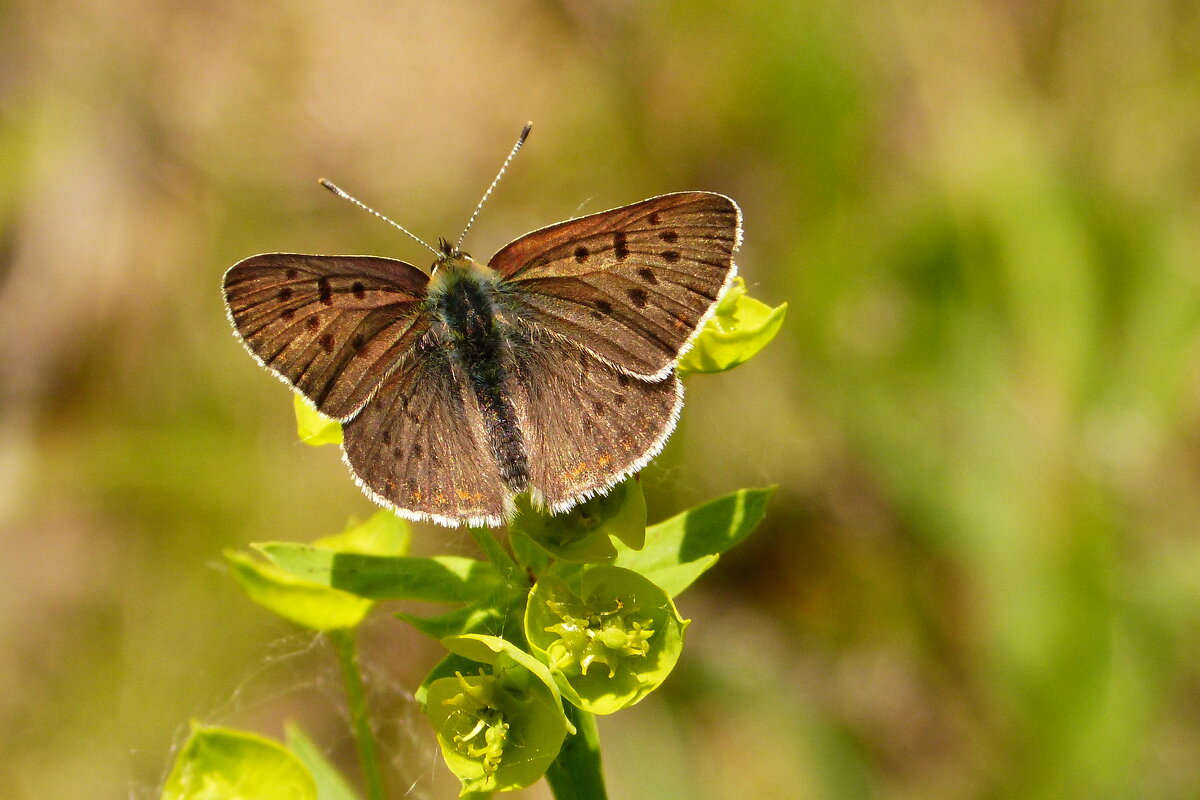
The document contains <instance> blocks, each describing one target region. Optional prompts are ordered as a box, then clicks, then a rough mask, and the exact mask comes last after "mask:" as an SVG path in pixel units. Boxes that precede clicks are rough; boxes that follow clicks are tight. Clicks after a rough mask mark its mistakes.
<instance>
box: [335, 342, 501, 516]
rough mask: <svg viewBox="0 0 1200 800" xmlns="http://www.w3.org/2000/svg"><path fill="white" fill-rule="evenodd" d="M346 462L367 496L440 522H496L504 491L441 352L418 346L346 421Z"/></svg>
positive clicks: (476, 414)
mask: <svg viewBox="0 0 1200 800" xmlns="http://www.w3.org/2000/svg"><path fill="white" fill-rule="evenodd" d="M344 431H345V442H344V445H343V448H344V451H345V457H346V462H347V463H348V464H349V465H350V468H351V470H353V471H354V474H355V475H356V476H357V477H358V480H359V481H360V483H361V484H362V485H363V486H364V487H365V488H367V489H368V490H370V492H371V493H372V494H373V495H374V496H375V499H376V500H377V501H379V502H382V503H384V504H386V505H389V506H391V507H393V508H395V509H396V510H397V511H398V512H400V513H401V514H403V515H404V516H408V517H412V518H417V519H432V520H434V521H435V522H439V523H441V524H443V525H457V524H459V523H460V522H462V521H464V520H465V521H467V522H469V523H471V524H489V525H499V524H500V522H501V521H502V519H503V518H504V516H505V501H506V498H507V497H508V495H509V494H510V492H509V490H508V488H507V487H506V486H505V485H504V482H503V481H502V479H501V477H500V471H499V466H498V465H497V463H496V461H495V459H494V458H493V457H492V455H491V452H490V450H489V449H488V441H487V436H486V432H485V429H484V424H483V421H482V419H481V415H480V411H479V407H478V405H477V404H476V402H475V399H474V396H473V395H472V394H471V393H470V392H467V391H464V386H463V384H462V382H461V381H460V380H459V379H458V378H456V377H455V375H454V372H453V370H452V367H451V365H450V363H449V360H448V357H447V353H446V352H445V350H443V349H440V348H439V347H438V346H437V345H432V346H428V345H427V344H426V345H422V346H420V347H418V349H417V350H415V351H414V352H413V353H411V354H410V355H409V356H408V357H407V358H405V359H404V360H403V361H402V362H401V363H400V365H399V366H398V367H397V368H396V369H395V370H394V372H393V373H392V374H391V375H390V376H389V377H388V378H387V380H386V381H384V383H383V385H382V386H381V387H380V388H379V391H378V392H377V393H376V395H375V397H374V398H373V399H372V400H371V401H370V402H369V403H367V405H366V406H365V407H364V408H363V410H362V411H361V412H360V413H359V414H358V416H356V417H355V418H354V419H352V420H351V421H350V422H348V423H346V425H345V427H344Z"/></svg>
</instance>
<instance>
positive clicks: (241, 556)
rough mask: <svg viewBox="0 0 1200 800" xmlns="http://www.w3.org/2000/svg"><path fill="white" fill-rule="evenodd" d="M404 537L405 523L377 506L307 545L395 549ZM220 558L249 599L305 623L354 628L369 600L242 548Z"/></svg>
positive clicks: (403, 545)
mask: <svg viewBox="0 0 1200 800" xmlns="http://www.w3.org/2000/svg"><path fill="white" fill-rule="evenodd" d="M408 540H409V528H408V523H407V522H405V521H404V520H402V519H400V518H399V517H397V516H396V515H394V514H392V513H391V512H390V511H379V512H377V513H375V514H374V515H373V516H372V517H371V518H370V519H368V520H367V521H366V522H362V523H358V524H352V525H351V526H350V527H348V528H347V529H346V530H345V531H343V532H342V533H340V534H338V535H336V536H327V537H325V538H324V539H319V540H317V542H315V543H314V544H313V545H312V546H311V548H310V549H314V550H317V551H320V552H323V553H326V554H327V555H328V556H329V557H333V556H334V555H335V554H337V553H353V554H360V555H361V554H374V555H395V554H399V553H403V552H405V551H406V550H407V549H408ZM225 559H226V560H227V561H228V562H229V565H230V567H231V569H232V571H233V576H234V578H236V579H237V582H238V583H239V584H241V587H242V589H243V590H245V592H246V594H247V595H249V596H250V599H251V600H253V601H254V602H256V603H258V604H259V605H261V606H263V607H265V608H267V609H269V610H270V611H273V612H275V613H276V614H278V615H279V616H281V617H283V618H284V619H287V620H290V621H292V622H295V623H296V624H297V625H303V626H304V627H306V628H312V629H313V630H318V631H328V630H335V629H338V628H353V627H354V626H356V625H358V624H359V623H360V622H362V620H363V618H364V617H365V616H366V615H367V613H368V612H369V611H370V610H371V608H372V607H373V606H374V603H373V602H372V601H371V600H370V599H367V598H363V597H360V596H357V595H355V594H351V593H350V592H346V591H341V590H339V589H337V588H335V587H331V586H330V585H329V584H328V583H326V582H321V581H314V580H310V579H309V578H308V577H307V576H301V575H297V574H295V572H294V571H291V570H287V569H284V568H283V567H281V566H279V565H278V564H264V563H262V562H260V561H257V560H255V559H254V558H253V557H251V556H249V555H247V554H245V553H239V552H235V551H232V550H231V551H227V552H226V553H225Z"/></svg>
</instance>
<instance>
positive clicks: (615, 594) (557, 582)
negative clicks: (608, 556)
mask: <svg viewBox="0 0 1200 800" xmlns="http://www.w3.org/2000/svg"><path fill="white" fill-rule="evenodd" d="M687 624H688V622H687V620H684V619H683V618H682V617H680V616H679V612H678V611H677V610H676V608H675V604H674V603H673V602H671V598H669V597H668V596H667V594H666V592H664V591H663V590H662V589H660V588H659V587H657V586H655V585H654V584H653V583H651V582H650V581H649V580H647V579H646V578H644V577H642V576H641V575H639V574H637V573H636V572H633V571H631V570H627V569H622V568H621V567H612V566H606V565H597V566H592V567H588V568H584V569H581V570H580V569H574V570H553V569H552V570H551V571H550V573H549V574H546V575H543V576H541V578H540V579H539V580H538V582H537V584H536V585H535V586H534V588H533V591H532V592H530V595H529V603H528V605H527V606H526V609H525V636H526V638H527V639H528V640H529V644H530V646H531V647H532V648H533V651H534V653H535V654H536V655H537V656H538V657H539V658H540V659H542V660H543V661H545V662H546V663H547V664H549V665H550V668H551V670H552V671H553V673H554V678H555V680H556V681H557V682H558V686H559V688H560V689H561V690H562V693H563V696H565V697H566V698H567V699H568V700H569V701H570V702H571V703H573V704H574V705H576V706H578V707H579V708H582V709H583V710H584V711H588V712H591V713H593V714H611V713H613V712H614V711H618V710H620V709H622V708H625V707H626V706H631V705H633V704H634V703H636V702H638V701H639V700H641V699H642V698H643V697H645V696H646V695H647V694H649V693H650V692H651V691H653V690H654V689H655V688H656V687H658V685H659V684H661V683H662V682H663V681H664V680H666V677H667V675H669V674H670V672H671V669H672V668H674V666H675V662H676V661H677V660H678V659H679V653H680V650H682V648H683V631H684V628H686V627H687Z"/></svg>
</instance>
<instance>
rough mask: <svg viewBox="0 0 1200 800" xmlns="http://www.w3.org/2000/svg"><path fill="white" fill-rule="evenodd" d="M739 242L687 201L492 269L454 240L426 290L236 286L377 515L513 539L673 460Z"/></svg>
mask: <svg viewBox="0 0 1200 800" xmlns="http://www.w3.org/2000/svg"><path fill="white" fill-rule="evenodd" d="M527 134H528V126H527V128H526V130H525V131H524V132H523V134H522V138H521V139H520V140H519V141H518V142H517V145H516V147H514V148H513V151H512V153H510V154H509V159H511V158H512V156H513V155H514V154H515V153H516V151H517V150H518V149H519V147H520V145H521V143H522V142H523V141H524V136H525V135H527ZM507 165H508V161H505V166H506V167H507ZM503 172H504V169H503V168H502V169H501V174H503ZM499 177H500V176H499V175H497V178H496V181H498V180H499ZM496 181H493V183H492V188H494V187H495V185H496ZM327 186H329V187H330V188H331V189H333V190H334V191H336V192H338V193H340V194H343V195H344V193H342V192H341V191H340V190H338V189H336V187H333V186H332V185H331V184H327ZM490 192H491V188H489V189H488V193H485V195H484V199H485V200H486V198H487V196H488V194H490ZM346 197H348V195H346ZM348 199H351V200H353V198H349V197H348ZM354 202H357V201H354ZM482 203H483V201H480V206H482ZM360 205H361V204H360ZM364 207H365V206H364ZM368 210H370V209H368ZM478 211H479V207H477V208H476V213H478ZM373 213H377V212H373ZM379 216H381V217H382V215H379ZM384 219H386V218H384ZM473 220H474V216H472V221H473ZM388 221H389V222H390V220H388ZM392 224H395V223H392ZM397 227H399V226H397ZM469 227H470V223H468V228H469ZM402 230H403V229H402ZM405 232H406V233H407V231H405ZM409 235H412V234H409ZM465 235H466V232H465V231H464V232H463V236H464V237H465ZM414 238H416V237H414ZM418 241H419V240H418ZM740 241H741V211H740V210H739V208H738V206H737V204H736V203H734V202H733V201H732V200H731V199H729V198H728V197H725V196H724V195H721V194H715V193H712V192H679V193H674V194H665V195H661V196H658V197H652V198H650V199H648V200H643V201H641V202H638V203H633V204H631V205H627V206H622V207H620V208H614V209H611V210H608V211H602V212H599V213H595V214H589V215H587V216H584V217H579V218H576V219H571V220H568V221H566V222H560V223H558V224H556V225H550V226H548V227H545V228H541V229H539V230H535V231H533V232H532V233H529V234H526V235H525V236H522V237H520V238H519V239H516V240H515V241H513V242H511V243H510V244H508V245H506V246H504V247H503V248H501V249H500V251H499V252H497V253H496V254H495V255H494V256H492V257H491V259H489V260H488V262H487V263H486V264H483V263H481V262H479V261H476V260H475V259H473V258H472V257H471V256H470V255H468V254H467V253H465V252H463V251H462V250H461V249H460V245H461V242H462V237H460V239H459V244H455V245H451V244H449V243H448V242H446V241H445V240H442V241H441V242H440V246H439V247H438V248H437V249H436V250H435V253H436V255H437V258H436V261H435V262H434V264H433V266H432V269H431V270H430V272H429V273H425V272H423V271H421V270H420V269H418V268H417V267H414V266H412V265H411V264H408V263H406V262H403V261H397V260H394V259H390V258H383V257H376V256H325V255H299V254H290V253H268V254H264V255H256V256H252V257H250V258H247V259H245V260H243V261H241V262H239V263H237V264H235V265H234V266H233V267H231V268H230V269H229V270H228V272H226V273H225V277H224V295H225V303H226V309H227V311H228V315H229V319H230V321H231V322H232V324H233V327H234V329H235V333H236V335H237V336H238V338H239V339H240V340H241V341H242V343H243V344H244V345H245V347H246V349H247V350H249V352H250V354H251V355H252V356H253V357H254V358H255V359H256V360H257V361H258V362H259V363H260V364H261V365H262V366H264V367H266V368H267V369H268V370H270V371H271V372H273V373H274V374H275V375H276V376H278V377H279V378H280V379H282V380H283V381H284V382H286V383H288V384H289V385H291V386H292V387H294V388H295V389H296V390H297V391H298V392H300V394H302V395H303V396H304V397H305V398H306V399H307V400H308V401H309V402H310V403H311V404H312V405H313V406H314V407H315V408H316V409H317V411H319V412H320V413H322V414H324V415H326V416H328V417H331V418H333V419H336V420H339V421H341V422H342V424H343V432H344V441H343V444H342V449H343V460H344V461H345V462H346V464H347V465H348V466H349V468H350V471H351V473H352V474H353V476H354V478H355V480H356V482H357V483H358V484H359V486H360V487H361V488H362V489H363V491H364V492H365V493H366V494H367V495H368V496H369V497H370V498H371V499H372V500H374V501H375V502H376V503H379V504H380V505H383V506H386V507H389V508H391V509H392V510H394V511H395V512H396V513H397V514H399V515H401V516H403V517H407V518H409V519H415V520H430V521H433V522H436V523H439V524H442V525H448V526H456V525H460V524H464V523H465V524H469V525H489V526H499V525H502V524H504V521H505V520H506V519H507V518H511V516H512V514H513V513H514V498H515V497H516V495H518V494H520V493H522V492H529V493H530V496H531V498H532V500H533V502H534V504H535V505H537V506H539V507H542V508H545V509H548V510H550V511H552V512H555V513H557V512H562V511H566V510H568V509H570V508H572V507H574V506H575V505H576V504H578V503H579V502H581V501H583V500H585V499H587V498H588V497H591V496H593V495H596V494H600V493H603V492H605V491H607V490H608V489H610V488H612V487H613V486H615V485H616V484H617V483H619V482H620V481H622V480H623V479H625V478H626V477H627V476H629V475H631V474H633V473H634V472H637V471H638V470H640V469H641V468H642V467H643V466H645V465H646V463H648V462H649V461H650V459H652V458H653V457H654V456H656V455H657V454H658V453H659V451H660V450H661V449H662V447H663V445H664V443H665V442H666V440H667V438H668V437H669V436H670V434H671V432H672V431H673V430H674V428H675V423H676V421H677V420H678V418H679V413H680V410H681V408H682V405H683V386H682V384H681V382H680V380H679V378H678V376H677V375H676V374H675V366H676V364H677V362H678V361H679V358H680V356H681V355H682V354H683V353H684V352H685V351H686V349H687V347H688V346H689V345H690V343H691V341H692V339H693V337H694V336H695V334H696V332H697V331H698V330H699V329H700V328H701V326H702V325H703V324H704V322H705V320H706V319H707V318H708V316H709V315H710V314H711V313H712V312H713V310H714V308H715V306H716V303H717V299H718V297H719V296H720V294H721V292H722V291H723V289H724V288H725V287H726V286H728V285H729V283H730V282H731V281H732V279H733V276H734V274H735V271H736V267H735V266H734V263H733V256H734V252H735V251H736V250H737V248H738V245H739V244H740ZM426 246H427V247H428V245H426ZM430 249H433V248H430Z"/></svg>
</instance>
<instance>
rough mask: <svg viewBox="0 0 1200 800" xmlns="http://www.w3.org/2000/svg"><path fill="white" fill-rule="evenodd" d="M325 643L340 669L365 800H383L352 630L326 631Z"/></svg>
mask: <svg viewBox="0 0 1200 800" xmlns="http://www.w3.org/2000/svg"><path fill="white" fill-rule="evenodd" d="M329 639H330V641H332V642H333V649H334V651H336V652H337V659H338V665H339V666H340V667H341V668H342V682H343V683H344V684H345V686H346V705H347V707H348V708H349V709H350V725H351V727H352V729H353V730H354V742H355V744H356V745H357V747H358V761H359V763H360V764H361V765H362V771H363V780H364V781H366V784H367V797H368V798H369V800H384V793H383V770H382V769H380V766H379V754H378V752H377V751H376V749H375V734H374V733H373V732H372V731H371V721H370V719H369V718H368V717H367V695H366V692H365V691H364V690H363V681H362V672H361V671H360V670H359V667H358V652H357V651H358V647H357V644H356V642H355V639H354V630H353V629H350V628H345V629H338V630H332V631H329Z"/></svg>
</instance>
